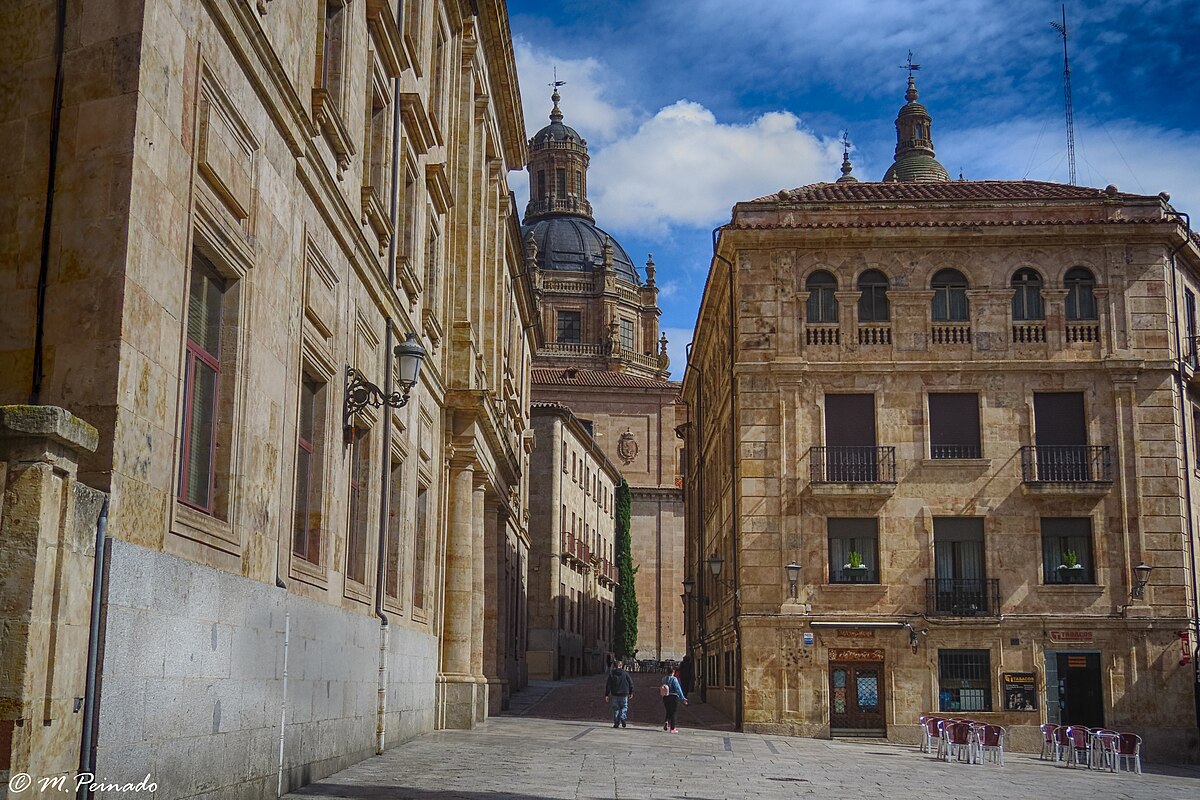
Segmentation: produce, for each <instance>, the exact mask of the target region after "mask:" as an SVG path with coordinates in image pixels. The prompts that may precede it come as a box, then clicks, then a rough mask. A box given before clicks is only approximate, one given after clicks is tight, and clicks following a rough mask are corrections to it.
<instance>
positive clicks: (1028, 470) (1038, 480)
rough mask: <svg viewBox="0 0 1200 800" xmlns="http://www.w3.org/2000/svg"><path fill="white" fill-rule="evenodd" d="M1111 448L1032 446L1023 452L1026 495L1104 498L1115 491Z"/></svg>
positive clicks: (1022, 470) (1023, 480) (1022, 476)
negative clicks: (1097, 496) (1100, 496)
mask: <svg viewBox="0 0 1200 800" xmlns="http://www.w3.org/2000/svg"><path fill="white" fill-rule="evenodd" d="M1112 481H1113V477H1112V448H1111V447H1109V446H1108V445H1033V446H1026V447H1022V448H1021V482H1022V484H1023V488H1024V490H1025V492H1026V493H1027V494H1052V495H1102V494H1104V493H1106V492H1107V491H1108V490H1109V489H1110V488H1111V487H1112Z"/></svg>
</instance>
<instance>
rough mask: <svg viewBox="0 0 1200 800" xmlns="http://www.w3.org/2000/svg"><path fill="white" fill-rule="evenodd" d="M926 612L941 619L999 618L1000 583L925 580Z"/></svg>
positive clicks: (943, 579)
mask: <svg viewBox="0 0 1200 800" xmlns="http://www.w3.org/2000/svg"><path fill="white" fill-rule="evenodd" d="M925 612H926V613H927V614H933V615H936V616H940V617H998V616H1000V580H999V578H926V579H925Z"/></svg>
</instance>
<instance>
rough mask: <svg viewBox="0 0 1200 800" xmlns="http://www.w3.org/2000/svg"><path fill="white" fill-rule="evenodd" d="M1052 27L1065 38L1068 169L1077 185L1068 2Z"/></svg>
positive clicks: (1064, 80) (1064, 4)
mask: <svg viewBox="0 0 1200 800" xmlns="http://www.w3.org/2000/svg"><path fill="white" fill-rule="evenodd" d="M1050 27H1051V28H1054V30H1056V31H1058V33H1059V35H1060V36H1062V40H1063V94H1064V96H1065V97H1066V107H1067V170H1068V172H1069V174H1070V176H1071V177H1070V183H1071V185H1072V186H1074V185H1075V110H1074V108H1072V106H1071V61H1070V60H1069V59H1068V58H1067V4H1066V3H1063V7H1062V23H1061V24H1059V23H1057V22H1051V23H1050Z"/></svg>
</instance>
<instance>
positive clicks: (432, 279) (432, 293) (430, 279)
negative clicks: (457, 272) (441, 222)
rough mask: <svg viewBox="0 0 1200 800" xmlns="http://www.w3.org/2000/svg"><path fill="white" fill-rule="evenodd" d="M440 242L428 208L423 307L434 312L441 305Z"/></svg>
mask: <svg viewBox="0 0 1200 800" xmlns="http://www.w3.org/2000/svg"><path fill="white" fill-rule="evenodd" d="M441 243H442V236H441V232H440V231H439V230H438V228H437V225H436V224H435V223H434V221H433V213H432V209H430V214H429V224H428V225H427V226H426V228H425V297H426V300H425V307H426V308H428V309H429V310H431V311H435V312H436V311H437V310H438V309H440V308H441V307H442V298H441V280H442V269H441V259H442V248H441Z"/></svg>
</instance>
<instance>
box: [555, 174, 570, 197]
mask: <svg viewBox="0 0 1200 800" xmlns="http://www.w3.org/2000/svg"><path fill="white" fill-rule="evenodd" d="M554 178H555V181H556V183H557V186H556V188H557V189H558V197H559V199H560V200H561V199H563V198H565V197H566V196H567V171H566V170H565V169H558V170H555V171H554Z"/></svg>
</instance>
